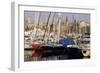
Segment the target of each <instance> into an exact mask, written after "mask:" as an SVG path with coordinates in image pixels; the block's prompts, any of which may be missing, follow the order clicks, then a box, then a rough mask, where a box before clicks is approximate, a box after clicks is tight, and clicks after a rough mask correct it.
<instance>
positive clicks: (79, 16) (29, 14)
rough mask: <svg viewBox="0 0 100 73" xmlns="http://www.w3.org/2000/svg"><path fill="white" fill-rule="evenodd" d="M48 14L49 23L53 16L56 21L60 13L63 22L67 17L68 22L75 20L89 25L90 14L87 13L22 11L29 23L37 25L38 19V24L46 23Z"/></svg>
mask: <svg viewBox="0 0 100 73" xmlns="http://www.w3.org/2000/svg"><path fill="white" fill-rule="evenodd" d="M50 13H51V16H50V19H49V23H51V22H52V18H53V16H54V20H55V21H57V18H58V17H59V16H58V14H59V13H60V14H61V17H62V19H63V20H66V17H67V19H68V22H73V21H74V19H75V20H76V21H85V22H86V23H88V24H90V14H88V13H68V12H44V11H24V17H26V18H29V19H30V23H38V19H39V18H40V21H39V22H44V23H46V22H47V18H48V16H49V14H50ZM40 15H41V16H40ZM39 16H40V17H39Z"/></svg>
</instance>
